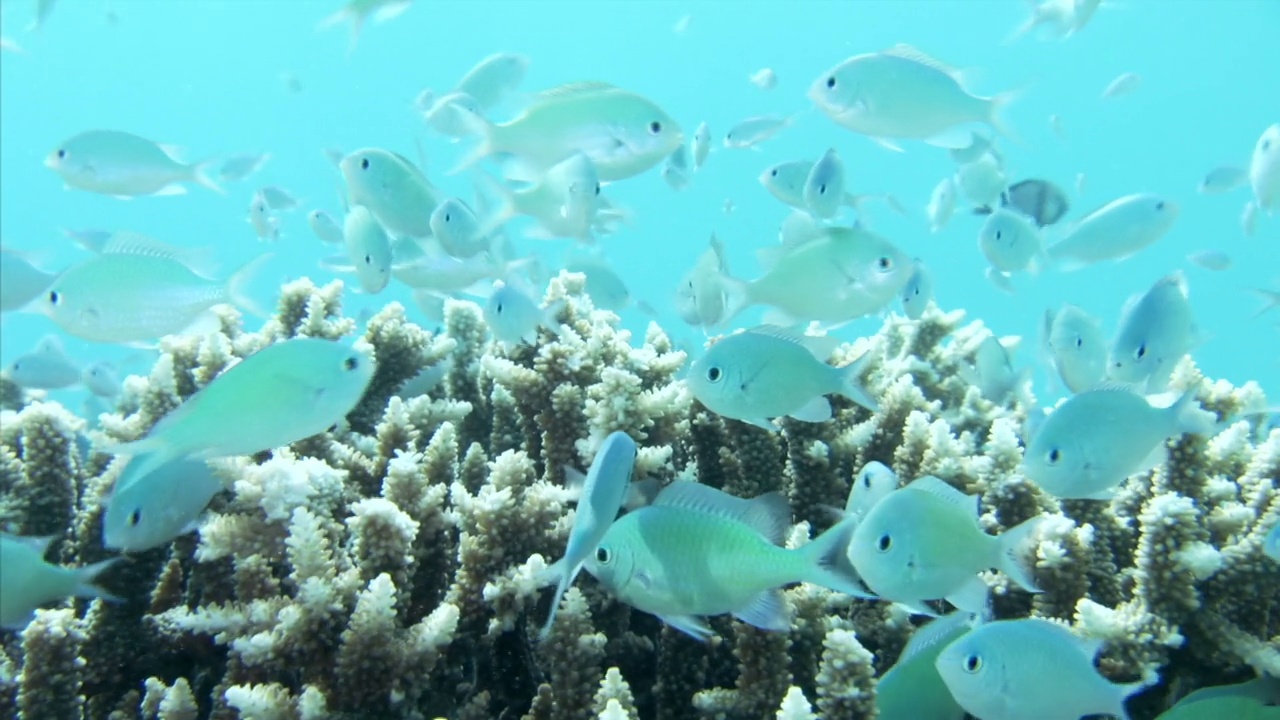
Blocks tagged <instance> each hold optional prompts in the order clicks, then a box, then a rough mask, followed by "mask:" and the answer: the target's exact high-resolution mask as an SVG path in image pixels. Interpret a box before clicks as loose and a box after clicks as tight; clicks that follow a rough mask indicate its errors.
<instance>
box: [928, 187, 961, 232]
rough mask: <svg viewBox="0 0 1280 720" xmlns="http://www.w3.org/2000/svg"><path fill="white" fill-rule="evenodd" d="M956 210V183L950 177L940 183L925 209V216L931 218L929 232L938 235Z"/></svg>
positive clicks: (930, 196)
mask: <svg viewBox="0 0 1280 720" xmlns="http://www.w3.org/2000/svg"><path fill="white" fill-rule="evenodd" d="M955 209H956V181H955V179H954V178H953V177H950V176H948V177H945V178H943V179H942V180H941V181H939V182H938V184H937V185H936V186H934V188H933V192H932V193H930V195H929V204H928V206H926V207H925V215H927V216H928V217H929V232H934V233H936V232H938V231H939V230H941V229H942V228H944V227H946V226H947V221H948V220H950V219H951V215H952V213H954V212H955Z"/></svg>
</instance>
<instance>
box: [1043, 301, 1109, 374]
mask: <svg viewBox="0 0 1280 720" xmlns="http://www.w3.org/2000/svg"><path fill="white" fill-rule="evenodd" d="M1042 332H1043V342H1044V350H1045V351H1046V354H1047V355H1048V356H1049V358H1050V362H1051V364H1052V366H1053V367H1054V369H1055V370H1057V372H1058V377H1060V378H1061V379H1062V383H1063V384H1064V385H1066V386H1067V389H1068V390H1070V391H1071V392H1072V393H1082V392H1084V391H1086V390H1090V389H1092V388H1094V387H1097V385H1098V383H1100V382H1102V379H1103V377H1105V375H1106V372H1107V344H1106V339H1105V338H1104V337H1103V335H1102V324H1101V323H1100V322H1098V320H1097V319H1096V318H1094V317H1092V316H1091V315H1089V314H1088V313H1086V312H1085V311H1084V310H1081V309H1080V308H1079V307H1076V306H1075V305H1063V306H1062V308H1061V309H1060V310H1058V311H1057V312H1056V313H1055V312H1053V311H1052V310H1046V311H1045V314H1044V326H1043V330H1042Z"/></svg>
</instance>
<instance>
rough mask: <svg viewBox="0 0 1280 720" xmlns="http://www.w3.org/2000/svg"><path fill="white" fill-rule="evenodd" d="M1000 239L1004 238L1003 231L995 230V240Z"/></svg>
mask: <svg viewBox="0 0 1280 720" xmlns="http://www.w3.org/2000/svg"><path fill="white" fill-rule="evenodd" d="M1002 237H1004V231H1003V230H997V231H996V239H997V240H999V239H1000V238H1002Z"/></svg>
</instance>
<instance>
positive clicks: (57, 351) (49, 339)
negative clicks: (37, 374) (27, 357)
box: [31, 334, 67, 358]
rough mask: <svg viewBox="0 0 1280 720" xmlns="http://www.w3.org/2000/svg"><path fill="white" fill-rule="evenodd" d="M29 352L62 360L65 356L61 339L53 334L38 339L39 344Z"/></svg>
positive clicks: (65, 350)
mask: <svg viewBox="0 0 1280 720" xmlns="http://www.w3.org/2000/svg"><path fill="white" fill-rule="evenodd" d="M31 352H32V354H34V355H52V356H55V357H63V358H64V357H66V356H67V348H66V347H65V346H64V345H63V344H62V338H60V337H58V336H57V335H53V334H49V335H45V336H44V337H42V338H40V342H38V343H36V346H35V348H34V349H33V350H32V351H31Z"/></svg>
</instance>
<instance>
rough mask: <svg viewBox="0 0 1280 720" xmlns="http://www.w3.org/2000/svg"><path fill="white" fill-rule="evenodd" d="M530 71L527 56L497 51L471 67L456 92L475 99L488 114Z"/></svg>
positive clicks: (455, 88)
mask: <svg viewBox="0 0 1280 720" xmlns="http://www.w3.org/2000/svg"><path fill="white" fill-rule="evenodd" d="M528 71H529V58H528V57H527V56H525V55H521V54H519V53H512V52H499V53H494V54H492V55H489V56H488V57H485V58H484V59H483V60H481V61H480V62H478V63H476V64H475V66H474V67H472V68H471V69H470V70H468V71H467V73H466V74H465V75H463V76H462V79H461V80H459V81H458V84H457V85H455V86H454V87H453V92H454V93H458V94H462V95H466V96H467V97H469V98H471V99H472V100H473V101H474V102H475V104H476V105H477V107H478V108H479V110H480V113H486V112H488V111H490V110H492V109H494V108H495V107H497V106H498V105H501V104H502V103H503V102H504V101H505V100H507V99H508V98H509V97H511V95H512V94H513V93H515V91H516V89H517V88H518V87H520V83H522V82H524V77H525V74H526V73H528ZM478 114H479V113H478Z"/></svg>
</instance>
